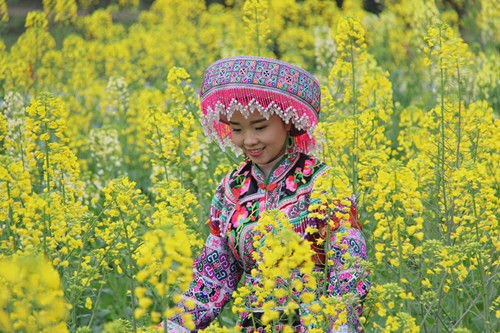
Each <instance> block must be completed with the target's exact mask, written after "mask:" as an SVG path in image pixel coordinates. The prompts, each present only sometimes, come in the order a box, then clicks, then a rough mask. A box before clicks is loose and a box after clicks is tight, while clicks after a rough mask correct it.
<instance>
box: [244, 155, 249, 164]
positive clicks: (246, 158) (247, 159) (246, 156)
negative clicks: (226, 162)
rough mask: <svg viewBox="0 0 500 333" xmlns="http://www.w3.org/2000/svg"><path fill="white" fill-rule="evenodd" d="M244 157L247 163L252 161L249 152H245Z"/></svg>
mask: <svg viewBox="0 0 500 333" xmlns="http://www.w3.org/2000/svg"><path fill="white" fill-rule="evenodd" d="M243 158H244V160H245V163H249V162H250V157H248V155H247V154H245V153H243Z"/></svg>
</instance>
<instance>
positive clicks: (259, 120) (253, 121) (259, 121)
mask: <svg viewBox="0 0 500 333" xmlns="http://www.w3.org/2000/svg"><path fill="white" fill-rule="evenodd" d="M266 120H267V119H266V118H262V119H257V120H252V121H251V122H250V125H254V124H258V123H261V122H263V121H266ZM229 123H230V124H231V125H237V126H240V123H237V122H234V121H229Z"/></svg>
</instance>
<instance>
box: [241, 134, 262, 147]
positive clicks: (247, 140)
mask: <svg viewBox="0 0 500 333" xmlns="http://www.w3.org/2000/svg"><path fill="white" fill-rule="evenodd" d="M243 140H244V141H243V143H244V144H245V146H253V145H255V144H257V143H258V142H259V139H258V138H257V136H256V135H255V133H253V131H246V132H245V137H244V138H243Z"/></svg>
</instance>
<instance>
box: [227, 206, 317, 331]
mask: <svg viewBox="0 0 500 333" xmlns="http://www.w3.org/2000/svg"><path fill="white" fill-rule="evenodd" d="M253 241H254V243H253V246H254V248H256V249H257V251H255V252H253V253H252V255H253V256H254V259H255V260H256V261H257V262H258V266H257V267H258V269H253V270H252V273H251V274H252V277H253V278H255V279H256V280H257V281H258V283H256V284H255V285H253V286H247V285H245V286H242V287H240V288H238V290H237V291H236V292H235V295H234V296H235V302H234V306H233V311H235V312H240V313H248V312H249V313H250V315H251V316H255V314H256V313H257V311H259V312H260V311H263V314H262V317H261V320H262V323H263V324H264V325H266V326H268V329H271V327H273V326H274V325H275V323H277V322H278V321H279V320H282V319H283V318H282V317H283V316H284V318H285V319H286V318H288V320H289V324H291V323H292V321H293V320H294V316H296V315H297V313H298V312H297V310H298V309H300V308H306V307H307V306H308V305H310V303H311V302H312V301H313V300H314V299H315V294H314V289H315V287H316V285H315V284H316V280H315V278H314V277H313V276H312V269H313V267H314V262H313V261H312V255H313V254H314V252H313V251H312V249H311V245H310V243H309V242H308V241H306V240H303V239H301V237H300V236H299V235H298V234H297V233H296V232H294V231H293V229H292V226H291V224H290V223H289V222H288V219H287V218H286V217H285V215H284V214H283V213H282V212H279V211H269V212H266V213H265V214H264V215H263V216H262V217H261V219H260V220H259V224H258V226H257V230H256V232H255V234H254V236H253ZM304 284H305V285H307V286H308V287H309V290H305V289H304Z"/></svg>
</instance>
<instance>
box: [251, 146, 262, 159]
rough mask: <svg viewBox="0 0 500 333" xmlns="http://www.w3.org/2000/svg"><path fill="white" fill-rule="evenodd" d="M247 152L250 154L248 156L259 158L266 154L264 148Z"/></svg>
mask: <svg viewBox="0 0 500 333" xmlns="http://www.w3.org/2000/svg"><path fill="white" fill-rule="evenodd" d="M247 152H248V155H250V156H252V157H257V156H260V155H261V154H262V153H263V152H264V148H260V149H253V150H249V149H247Z"/></svg>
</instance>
